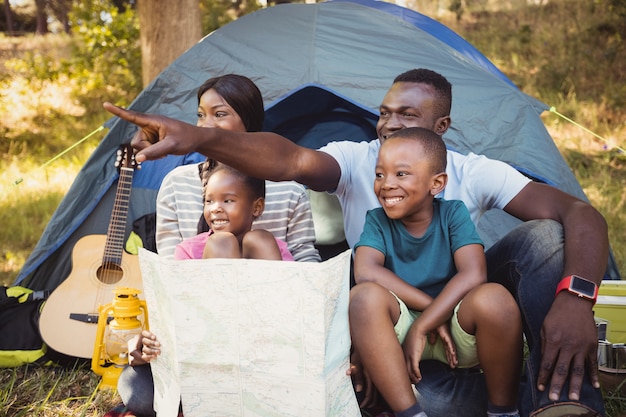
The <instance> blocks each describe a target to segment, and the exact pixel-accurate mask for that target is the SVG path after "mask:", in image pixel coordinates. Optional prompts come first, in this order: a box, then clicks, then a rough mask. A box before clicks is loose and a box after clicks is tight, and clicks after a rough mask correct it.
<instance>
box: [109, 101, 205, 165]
mask: <svg viewBox="0 0 626 417" xmlns="http://www.w3.org/2000/svg"><path fill="white" fill-rule="evenodd" d="M103 106H104V108H105V110H107V111H108V112H110V113H112V114H114V115H115V116H117V117H119V118H121V119H124V120H126V121H128V122H131V123H134V124H135V125H137V126H139V131H138V132H137V133H136V134H135V137H133V140H132V142H131V145H132V146H133V148H135V149H137V150H139V152H138V153H137V155H136V159H137V162H143V161H146V160H151V159H159V158H163V157H164V156H167V155H170V154H171V155H185V154H187V153H189V152H193V151H195V150H196V143H195V140H194V139H197V136H198V132H197V130H198V129H200V128H197V127H196V126H193V125H190V124H188V123H185V122H181V121H179V120H175V119H171V118H169V117H165V116H158V115H152V114H145V113H138V112H135V111H132V110H126V109H123V108H121V107H118V106H115V105H113V104H111V103H104V105H103ZM205 133H206V132H205Z"/></svg>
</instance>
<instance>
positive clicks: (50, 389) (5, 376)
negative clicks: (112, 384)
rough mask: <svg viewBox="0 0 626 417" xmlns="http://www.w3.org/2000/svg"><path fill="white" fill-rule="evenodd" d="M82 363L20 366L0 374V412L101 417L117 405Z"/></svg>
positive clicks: (10, 416)
mask: <svg viewBox="0 0 626 417" xmlns="http://www.w3.org/2000/svg"><path fill="white" fill-rule="evenodd" d="M98 382H99V381H98V378H96V377H95V375H94V374H93V373H91V372H90V370H89V368H88V367H87V366H86V365H85V364H83V363H76V364H74V366H70V367H34V366H23V367H18V368H12V369H7V370H3V371H2V372H1V373H0V387H2V389H1V390H0V411H1V412H2V415H3V416H6V417H79V416H80V417H101V416H103V415H104V414H105V413H106V412H107V411H108V410H110V409H111V408H113V407H114V406H116V405H117V404H119V401H120V400H119V397H118V396H117V394H116V393H115V392H114V391H111V390H98V389H97V385H98Z"/></svg>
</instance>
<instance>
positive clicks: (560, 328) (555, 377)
mask: <svg viewBox="0 0 626 417" xmlns="http://www.w3.org/2000/svg"><path fill="white" fill-rule="evenodd" d="M585 303H586V304H585ZM583 304H585V305H583ZM587 304H588V305H587ZM591 307H592V305H591V302H590V301H588V300H582V299H579V298H578V297H576V296H575V295H573V294H568V293H560V294H559V295H558V296H557V297H556V299H555V301H554V303H553V304H552V307H551V308H550V311H549V312H548V314H547V315H546V318H545V320H544V322H543V327H542V329H541V348H542V358H541V366H540V369H539V376H538V377H537V389H538V390H539V391H544V390H545V389H546V387H548V395H549V398H550V400H552V401H557V400H558V399H559V396H560V394H561V390H562V389H563V386H564V384H565V383H566V382H567V379H568V378H569V393H568V397H569V399H570V400H573V401H578V400H579V399H580V388H581V386H582V383H583V378H584V376H585V370H586V371H587V372H588V373H589V378H590V380H591V383H592V384H593V386H594V387H595V388H599V387H600V381H599V378H598V359H597V358H598V356H597V355H598V333H597V328H596V324H595V321H594V319H593V313H592V311H591ZM548 382H549V383H550V385H549V386H548V385H547V384H548Z"/></svg>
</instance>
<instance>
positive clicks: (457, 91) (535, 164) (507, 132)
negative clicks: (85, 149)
mask: <svg viewBox="0 0 626 417" xmlns="http://www.w3.org/2000/svg"><path fill="white" fill-rule="evenodd" d="M418 67H424V68H430V69H433V70H435V71H437V72H439V73H441V74H443V75H444V76H446V77H447V78H448V79H449V80H450V82H451V83H452V85H453V108H452V120H453V121H452V126H451V128H450V130H449V131H448V133H447V134H446V135H445V137H444V139H445V140H446V143H447V145H448V146H449V147H450V148H451V149H454V150H457V151H459V152H462V153H465V152H468V151H473V152H475V153H480V154H485V155H487V156H489V157H491V158H495V159H500V160H503V161H505V162H507V163H509V164H511V165H513V166H514V167H516V168H517V169H518V170H519V171H521V172H522V173H524V174H526V175H528V176H530V177H532V178H533V179H535V180H537V181H542V182H545V183H548V184H551V185H554V186H556V187H558V188H560V189H562V190H564V191H566V192H568V193H571V194H573V195H575V196H577V197H579V198H583V199H584V198H585V196H584V194H583V191H582V189H581V187H580V186H579V184H578V183H577V181H576V179H575V177H574V175H573V174H572V172H571V170H570V168H569V167H568V166H567V164H566V162H565V161H564V160H563V158H562V156H561V155H560V153H559V151H558V149H557V148H556V146H555V145H554V142H553V141H552V139H551V137H550V135H549V134H548V132H547V131H546V129H545V126H544V125H543V122H542V121H541V119H540V117H539V115H540V114H541V113H542V112H543V111H545V110H546V109H547V106H546V105H544V104H543V103H541V102H539V101H537V100H536V99H534V98H532V97H529V96H528V95H526V94H524V93H522V92H521V91H520V90H519V89H518V88H517V87H515V85H514V84H513V83H512V82H511V81H510V80H509V79H508V78H507V77H506V76H505V75H504V74H502V73H501V72H500V71H499V70H498V69H497V68H496V67H495V66H494V65H493V64H491V63H490V62H489V60H488V59H487V58H485V57H484V56H483V55H482V54H481V53H480V52H479V51H477V50H476V49H475V48H474V47H472V45H470V44H469V43H467V42H466V41H465V40H463V39H462V38H461V37H459V36H458V35H456V34H455V33H454V32H452V31H451V30H449V29H448V28H446V27H445V26H443V25H441V24H439V23H437V22H436V21H434V20H432V19H430V18H428V17H426V16H424V15H421V14H419V13H417V12H415V11H412V10H409V9H406V8H403V7H400V6H396V5H394V4H390V3H384V2H378V1H372V0H339V1H329V2H325V3H318V4H283V5H279V6H275V7H270V8H267V9H262V10H259V11H257V12H255V13H252V14H250V15H247V16H244V17H242V18H240V19H238V20H236V21H234V22H232V23H229V24H228V25H226V26H224V27H222V28H220V29H218V30H216V31H215V32H213V33H211V34H209V35H207V36H206V37H205V38H203V39H202V40H201V41H200V42H199V43H197V44H196V45H194V46H193V47H192V48H190V49H189V50H188V51H187V52H185V53H184V54H183V55H181V56H180V57H179V58H178V59H177V60H176V61H175V62H174V63H172V64H171V65H170V66H169V67H168V68H166V69H165V70H164V71H163V72H162V73H161V74H160V75H159V76H158V77H157V78H156V79H155V80H154V81H153V82H152V83H151V84H150V85H149V86H148V87H146V88H145V90H144V91H143V92H142V93H141V94H140V95H139V96H138V97H137V98H136V100H135V101H134V102H133V103H132V104H131V105H130V106H129V108H131V109H134V110H137V111H142V112H149V113H159V114H163V115H166V116H170V117H174V118H178V119H181V120H185V121H188V122H190V123H195V113H196V107H197V102H196V89H197V87H198V86H199V85H200V84H201V83H202V82H203V81H204V80H205V79H207V78H209V77H211V76H215V75H220V74H225V73H239V74H243V75H246V76H248V77H250V78H251V79H253V80H254V81H255V82H256V83H257V85H258V86H259V88H260V89H261V91H262V93H263V97H264V100H265V104H266V108H267V117H266V125H265V129H266V130H272V131H276V132H278V133H281V134H283V135H284V136H286V137H288V138H290V139H291V140H293V141H295V142H297V143H300V144H302V145H304V146H308V147H314V148H316V147H319V146H321V145H323V144H325V143H327V142H328V141H330V140H344V139H348V140H359V141H360V140H369V139H373V138H375V136H376V135H375V131H374V126H375V123H376V119H377V114H378V111H377V109H378V106H379V104H380V102H381V100H382V97H383V96H384V94H385V92H386V91H387V89H388V88H389V86H390V85H391V82H392V80H393V78H394V77H395V76H396V75H398V74H400V73H402V72H404V71H406V70H408V69H411V68H418ZM134 132H135V127H134V126H133V125H131V124H128V123H126V122H124V121H122V120H117V119H114V120H112V121H110V131H109V132H108V134H107V135H106V136H105V138H104V139H103V140H102V143H101V144H100V145H99V146H98V148H97V149H96V150H95V152H94V153H93V155H92V156H91V157H90V159H89V160H88V161H87V163H86V164H85V166H84V167H83V168H82V170H81V171H80V173H79V174H78V176H77V178H76V180H75V182H74V184H73V185H72V187H71V188H70V190H69V191H68V193H67V195H66V197H65V198H64V199H63V201H62V202H61V204H60V205H59V207H58V209H57V211H56V212H55V214H54V215H53V217H52V219H51V220H50V223H49V224H48V226H47V228H46V230H45V231H44V233H43V235H42V237H41V239H40V241H39V243H38V244H37V246H36V248H35V250H34V251H33V253H32V254H31V256H30V257H29V258H28V260H27V261H26V263H25V265H24V267H23V269H22V271H21V272H20V274H19V276H18V277H17V280H16V284H20V285H25V286H28V287H30V288H33V289H54V288H55V287H56V286H58V285H59V284H60V283H61V282H62V281H63V280H64V279H65V278H66V277H67V276H68V275H69V273H70V272H71V256H70V254H71V252H72V249H73V248H74V244H75V243H76V242H77V240H78V239H80V238H81V237H82V236H85V235H90V234H106V233H107V226H108V223H109V219H110V218H111V209H112V206H113V199H114V196H115V190H116V188H117V187H116V181H117V178H118V172H117V170H116V168H115V166H114V160H115V154H116V151H117V149H118V146H119V145H120V144H122V143H128V142H129V141H130V139H131V137H132V136H133V134H134ZM202 158H203V157H202V156H200V155H198V154H190V155H186V156H169V157H166V158H164V159H161V160H158V161H150V162H146V163H144V164H142V168H141V170H138V171H135V173H134V176H133V179H132V181H133V182H132V194H131V197H130V204H129V206H130V207H129V212H128V219H127V226H126V233H129V232H130V229H131V224H132V222H133V221H135V220H136V219H138V218H140V217H142V216H144V215H146V214H148V213H151V212H154V211H155V198H156V193H157V190H158V188H159V185H160V183H161V180H162V179H163V176H164V175H165V174H166V173H167V172H168V171H170V170H171V169H172V168H174V167H175V166H178V165H180V164H184V163H191V162H196V161H199V160H201V159H202ZM485 180H486V181H488V180H489V179H485ZM516 222H517V220H516V219H513V218H512V217H511V216H508V215H507V214H506V213H504V212H501V211H496V210H492V211H490V212H489V213H487V214H486V215H485V216H484V217H483V219H482V220H481V222H480V224H479V231H480V233H481V236H482V237H483V239H484V240H485V243H486V245H487V246H489V245H490V244H492V243H493V242H494V241H495V240H496V239H498V238H499V237H501V236H502V235H504V233H506V232H507V231H508V230H509V229H510V228H511V227H512V226H513V225H514V224H516ZM486 225H488V226H489V227H486ZM316 227H317V223H316ZM322 243H323V242H322ZM610 265H611V266H610V268H609V270H608V272H607V274H608V275H607V277H606V278H607V279H609V278H612V279H619V274H618V272H617V270H616V269H615V266H614V265H615V264H614V262H613V261H611V263H610Z"/></svg>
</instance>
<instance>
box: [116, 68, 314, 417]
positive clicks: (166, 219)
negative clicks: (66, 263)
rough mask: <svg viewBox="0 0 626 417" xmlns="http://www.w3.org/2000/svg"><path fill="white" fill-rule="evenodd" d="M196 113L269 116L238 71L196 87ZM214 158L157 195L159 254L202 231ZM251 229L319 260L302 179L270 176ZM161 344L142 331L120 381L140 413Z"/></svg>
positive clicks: (204, 116)
mask: <svg viewBox="0 0 626 417" xmlns="http://www.w3.org/2000/svg"><path fill="white" fill-rule="evenodd" d="M197 116H198V121H197V125H198V126H202V127H217V128H220V129H224V130H233V131H239V132H246V131H248V132H256V131H260V130H261V129H262V128H263V119H264V116H265V110H264V108H263V97H262V95H261V92H260V91H259V89H258V87H257V86H256V85H255V84H254V82H252V80H250V79H249V78H247V77H244V76H241V75H236V74H227V75H222V76H218V77H213V78H210V79H208V80H207V81H205V82H204V83H203V84H202V85H201V86H200V88H199V89H198V113H197ZM234 145H235V146H236V144H234ZM214 163H215V161H212V160H211V159H207V161H206V162H204V163H201V164H199V165H196V164H191V165H183V166H180V167H177V168H175V169H174V170H172V171H171V172H170V173H169V174H167V176H166V177H165V178H164V179H163V183H162V184H161V188H160V189H159V193H158V195H157V225H156V244H157V251H158V253H159V255H160V256H164V257H166V258H170V259H173V258H174V251H175V248H176V245H178V244H179V243H181V242H182V241H183V239H188V238H191V237H193V236H195V235H197V234H198V228H199V225H198V221H199V219H201V218H203V209H204V199H203V194H202V181H201V178H200V175H201V173H202V172H207V171H208V170H209V165H210V164H214ZM200 227H201V225H200ZM252 228H253V229H265V230H267V231H269V232H271V233H272V234H273V235H274V236H275V237H276V238H277V239H280V240H283V241H285V242H286V243H287V247H288V249H289V252H291V254H292V255H293V258H294V260H295V261H309V262H319V261H320V257H319V254H318V252H317V249H316V248H315V246H314V243H315V230H314V228H313V218H312V215H311V207H310V203H309V199H308V195H307V193H306V190H305V189H304V187H303V186H301V185H300V184H298V183H295V182H291V181H289V182H271V181H266V198H265V210H264V212H263V214H262V215H261V216H259V218H257V219H256V220H255V221H254V223H253V227H252ZM288 232H289V233H288ZM159 346H160V344H159V342H158V340H157V338H156V336H155V335H154V334H153V333H151V332H148V331H144V332H143V334H142V337H140V338H139V340H138V341H137V344H136V349H135V350H134V351H132V352H130V355H129V360H130V364H131V366H128V367H126V368H125V369H124V371H123V372H122V374H121V376H120V378H119V381H118V392H119V394H120V397H121V398H122V401H123V402H124V404H125V406H126V408H127V409H128V410H130V411H132V412H134V413H135V414H137V415H141V416H154V415H155V413H154V411H153V397H154V385H153V381H152V372H151V370H150V366H149V362H150V361H151V360H152V359H154V358H155V357H156V355H158V353H159Z"/></svg>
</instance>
